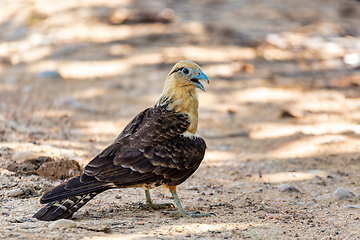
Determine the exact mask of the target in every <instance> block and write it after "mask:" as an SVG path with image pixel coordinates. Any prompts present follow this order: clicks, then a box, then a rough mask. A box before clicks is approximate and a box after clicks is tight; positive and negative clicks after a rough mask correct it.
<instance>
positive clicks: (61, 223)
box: [49, 219, 76, 228]
mask: <svg viewBox="0 0 360 240" xmlns="http://www.w3.org/2000/svg"><path fill="white" fill-rule="evenodd" d="M74 227H76V222H74V221H72V220H69V219H60V220H57V221H55V222H53V223H51V224H50V225H49V228H74Z"/></svg>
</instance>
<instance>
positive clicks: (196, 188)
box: [188, 186, 199, 190]
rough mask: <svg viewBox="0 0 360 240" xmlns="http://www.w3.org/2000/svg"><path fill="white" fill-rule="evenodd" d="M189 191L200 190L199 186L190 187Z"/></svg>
mask: <svg viewBox="0 0 360 240" xmlns="http://www.w3.org/2000/svg"><path fill="white" fill-rule="evenodd" d="M188 190H199V188H198V187H197V186H189V187H188Z"/></svg>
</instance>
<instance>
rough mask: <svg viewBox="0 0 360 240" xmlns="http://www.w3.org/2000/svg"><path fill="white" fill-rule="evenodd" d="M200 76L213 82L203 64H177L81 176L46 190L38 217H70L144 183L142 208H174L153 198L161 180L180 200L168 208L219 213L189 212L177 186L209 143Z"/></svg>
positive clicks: (180, 212)
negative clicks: (200, 132) (112, 192)
mask: <svg viewBox="0 0 360 240" xmlns="http://www.w3.org/2000/svg"><path fill="white" fill-rule="evenodd" d="M200 80H202V81H205V82H207V83H208V84H209V79H208V77H207V76H206V75H205V73H203V71H202V70H201V68H200V66H199V65H198V64H196V63H195V62H192V61H189V60H182V61H179V62H178V63H176V64H175V65H174V67H173V68H172V69H171V71H170V73H169V74H168V76H167V78H166V80H165V84H164V88H163V91H162V93H161V95H160V97H159V99H158V101H157V102H156V103H155V105H154V106H152V107H149V108H147V109H145V110H144V111H142V112H140V113H139V114H138V115H136V116H135V117H134V118H133V119H132V120H131V121H130V122H129V123H128V124H127V125H126V127H125V128H124V129H123V131H122V132H121V133H120V134H119V135H118V137H117V138H116V139H115V141H114V142H113V143H111V144H110V145H109V146H108V147H106V148H105V149H104V150H103V151H102V152H100V153H99V154H98V155H97V156H96V157H94V158H93V159H92V160H91V161H90V162H89V163H88V164H87V165H86V166H85V168H84V171H83V173H82V174H81V175H80V176H77V177H73V178H71V179H69V180H68V181H67V182H64V183H62V184H60V185H58V186H56V187H54V188H52V189H50V190H48V191H46V192H45V193H44V194H43V195H42V197H41V198H40V203H41V204H46V205H45V206H43V207H42V208H41V209H40V210H39V211H38V212H37V213H36V214H35V215H34V216H33V217H34V218H37V219H39V220H42V221H55V220H58V219H68V218H71V217H72V216H73V214H74V213H75V212H76V211H77V210H79V209H80V208H81V207H82V206H84V205H85V204H86V203H87V202H89V201H90V200H91V199H92V198H94V197H95V196H96V195H98V194H100V193H102V192H104V191H106V190H109V189H114V188H137V187H141V188H143V189H144V190H145V198H146V203H145V204H143V205H142V206H143V208H153V209H161V208H166V207H167V206H172V207H174V205H173V204H171V203H159V204H156V203H153V202H152V199H151V196H150V189H153V188H155V187H158V186H161V185H162V186H164V187H166V188H168V189H169V191H170V193H171V194H172V196H173V199H174V202H175V204H176V207H177V211H173V212H169V214H171V215H172V216H180V217H182V216H190V217H204V216H210V215H212V214H214V213H200V212H198V211H193V212H186V211H185V210H184V208H183V207H182V204H181V201H180V199H179V197H178V195H177V186H178V185H179V184H181V183H183V182H184V181H185V180H186V179H188V178H189V177H190V176H191V175H192V174H193V173H194V172H195V171H196V170H197V169H198V168H199V166H200V163H201V162H202V160H203V158H204V155H205V150H206V148H207V147H206V143H205V141H204V139H203V138H201V137H199V136H197V135H196V132H197V128H198V107H199V100H198V93H197V91H196V89H200V90H202V91H204V92H205V91H206V90H205V88H204V86H203V84H202V83H201V82H200Z"/></svg>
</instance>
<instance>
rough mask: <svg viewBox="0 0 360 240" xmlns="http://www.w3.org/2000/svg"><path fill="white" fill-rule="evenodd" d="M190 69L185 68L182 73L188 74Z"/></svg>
mask: <svg viewBox="0 0 360 240" xmlns="http://www.w3.org/2000/svg"><path fill="white" fill-rule="evenodd" d="M189 72H190V71H189V69H187V68H183V70H182V73H183V74H185V75H188V74H189Z"/></svg>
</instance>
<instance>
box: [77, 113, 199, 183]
mask: <svg viewBox="0 0 360 240" xmlns="http://www.w3.org/2000/svg"><path fill="white" fill-rule="evenodd" d="M189 124H190V123H189V120H188V116H187V115H185V114H182V113H175V112H173V111H168V110H167V109H166V106H162V107H153V108H150V109H146V110H145V111H143V112H142V113H140V114H139V115H137V116H136V117H135V118H134V119H133V120H132V121H131V122H130V123H129V124H128V125H127V127H126V128H125V129H124V131H123V132H122V133H121V134H120V135H119V136H118V137H117V139H116V140H115V142H114V143H113V144H111V145H110V146H109V147H107V148H106V149H105V150H104V151H103V152H102V153H100V154H99V155H98V156H97V157H95V158H94V159H93V160H92V161H91V162H90V163H89V164H88V165H87V166H86V167H85V173H84V176H82V178H81V180H82V181H86V178H87V176H93V177H95V178H96V179H98V180H100V181H104V182H113V183H114V184H115V185H117V186H118V187H127V186H135V185H140V184H144V183H147V184H149V183H156V184H157V185H160V184H163V183H167V184H168V185H177V184H180V183H181V182H183V181H185V180H186V179H187V178H188V177H189V176H191V175H192V174H193V173H194V172H195V171H196V169H197V168H198V166H199V165H200V163H201V161H202V159H203V157H204V154H205V149H206V145H205V141H204V140H203V139H201V138H199V137H193V138H188V137H184V136H182V135H181V134H182V133H184V132H185V131H186V129H187V128H188V126H189Z"/></svg>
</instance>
